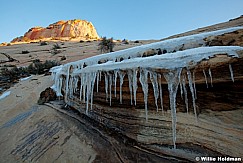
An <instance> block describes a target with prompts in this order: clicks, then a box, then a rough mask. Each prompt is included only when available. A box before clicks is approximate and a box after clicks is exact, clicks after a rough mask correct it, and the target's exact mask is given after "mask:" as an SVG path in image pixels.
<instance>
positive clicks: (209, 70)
mask: <svg viewBox="0 0 243 163" xmlns="http://www.w3.org/2000/svg"><path fill="white" fill-rule="evenodd" d="M208 74H209V76H210V81H211V87H213V78H212V73H211V69H210V68H209V69H208Z"/></svg>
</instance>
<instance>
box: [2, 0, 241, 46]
mask: <svg viewBox="0 0 243 163" xmlns="http://www.w3.org/2000/svg"><path fill="white" fill-rule="evenodd" d="M0 4H1V5H0V15H1V19H0V43H1V42H9V41H11V40H12V39H13V38H15V37H17V36H21V35H24V33H25V32H26V31H28V29H29V28H31V27H34V26H43V27H46V26H48V25H49V24H51V23H54V22H57V21H58V20H70V19H83V20H88V21H91V22H92V23H93V24H94V26H95V27H96V30H97V32H98V34H99V35H100V36H107V37H114V38H115V39H124V38H125V39H129V40H138V39H161V38H164V37H168V36H170V35H173V34H178V33H182V32H186V31H188V30H192V29H196V28H200V27H204V26H208V25H212V24H215V23H220V22H224V21H228V20H229V19H232V18H235V17H238V16H240V15H243V0H201V1H199V0H41V1H36V0H2V1H1V2H0Z"/></svg>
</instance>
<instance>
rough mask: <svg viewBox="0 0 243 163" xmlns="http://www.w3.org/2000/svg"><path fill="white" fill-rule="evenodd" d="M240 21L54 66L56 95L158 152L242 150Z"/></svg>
mask: <svg viewBox="0 0 243 163" xmlns="http://www.w3.org/2000/svg"><path fill="white" fill-rule="evenodd" d="M242 34H243V27H242V26H239V27H235V28H227V29H224V30H217V31H213V32H205V33H201V34H193V35H190V36H184V37H179V38H173V39H169V40H164V41H161V42H157V43H153V44H148V45H143V46H139V47H134V48H130V49H126V50H122V51H117V52H113V53H107V54H103V55H99V56H95V57H92V58H87V59H83V60H80V61H76V62H72V63H68V64H66V65H63V66H59V67H55V68H53V69H52V72H53V78H54V80H55V85H54V86H53V88H54V89H55V90H56V92H57V95H58V96H64V101H65V102H66V103H67V104H68V105H70V106H73V107H74V108H75V109H77V110H78V111H79V112H81V113H83V114H86V115H87V116H88V117H90V118H91V119H93V120H94V121H97V122H99V123H100V124H102V125H104V126H106V127H108V128H110V129H113V130H114V131H115V132H116V133H117V134H118V135H123V137H124V139H123V142H124V143H125V144H127V145H130V146H133V147H136V148H140V149H143V150H146V151H149V152H151V153H154V154H156V155H160V156H162V155H167V156H173V157H177V158H182V159H186V160H190V161H195V157H200V156H209V157H217V156H226V157H228V156H229V157H241V156H242V149H243V146H242V141H243V139H242V136H241V135H242V129H243V123H242V116H241V115H242V113H243V103H242V96H243V94H242V92H243V85H242V83H243V71H242V70H243V67H242V65H243V47H242V45H243V38H242Z"/></svg>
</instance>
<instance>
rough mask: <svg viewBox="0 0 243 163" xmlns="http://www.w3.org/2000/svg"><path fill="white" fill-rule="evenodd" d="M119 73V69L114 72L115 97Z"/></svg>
mask: <svg viewBox="0 0 243 163" xmlns="http://www.w3.org/2000/svg"><path fill="white" fill-rule="evenodd" d="M117 73H118V71H117V70H115V71H114V74H115V77H114V91H115V93H114V94H115V97H116V80H117Z"/></svg>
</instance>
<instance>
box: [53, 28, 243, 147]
mask: <svg viewBox="0 0 243 163" xmlns="http://www.w3.org/2000/svg"><path fill="white" fill-rule="evenodd" d="M237 29H239V28H229V29H226V30H220V31H214V32H207V33H203V34H197V35H193V36H186V37H183V38H184V41H185V40H188V41H194V42H196V43H202V42H203V41H202V40H203V38H205V37H207V36H210V35H217V34H223V33H226V32H230V31H234V30H237ZM183 38H176V39H171V40H166V41H162V42H159V43H153V44H149V45H144V46H140V47H135V48H131V49H126V50H123V51H118V52H113V53H107V54H103V55H99V56H95V57H91V58H87V59H84V60H80V61H77V62H72V63H69V64H66V65H64V66H59V67H55V68H53V69H51V72H52V75H53V79H54V80H55V84H54V86H53V88H54V89H55V90H56V92H57V96H62V94H61V90H62V88H63V87H64V90H65V101H68V97H69V98H72V97H73V94H74V93H75V92H76V91H79V94H80V97H79V98H80V101H82V102H84V103H86V114H88V111H89V109H92V104H93V92H94V87H95V84H97V85H96V88H97V90H96V91H97V92H98V88H99V86H98V84H99V82H100V80H101V76H102V75H103V76H104V79H105V92H106V99H109V101H110V105H111V101H112V98H111V97H112V86H114V87H115V89H114V96H115V97H116V87H117V78H118V77H119V80H120V82H119V83H120V91H119V92H120V96H119V97H120V103H122V85H123V80H124V77H125V75H127V76H128V81H129V90H130V96H131V105H133V104H134V105H136V92H137V88H138V85H137V83H138V81H137V80H138V79H139V82H140V83H141V86H142V90H143V93H144V103H145V117H146V121H147V120H148V107H147V103H148V101H147V100H148V80H149V79H150V81H151V83H152V86H153V90H154V98H155V105H156V107H157V111H158V110H159V108H158V103H157V101H158V99H159V101H160V103H161V107H162V108H161V109H162V110H163V92H162V84H161V78H162V76H163V77H164V78H165V79H166V81H167V84H168V91H169V98H170V109H171V117H172V131H173V145H174V148H176V144H175V142H176V121H177V120H176V95H177V90H178V87H180V92H181V96H183V94H184V99H185V104H186V108H187V112H188V98H187V89H186V83H188V85H189V88H190V91H191V95H192V104H193V109H194V114H195V117H196V119H197V114H196V105H195V100H196V98H197V94H196V85H195V73H194V72H193V73H192V72H191V71H190V67H193V66H195V65H196V64H197V63H198V62H200V61H202V60H203V59H208V58H209V57H212V56H214V55H215V54H222V53H225V54H228V56H231V57H238V55H237V53H236V52H235V51H237V50H243V48H242V47H199V48H194V49H188V50H184V51H178V52H175V53H167V54H164V55H160V56H158V55H156V56H151V57H146V58H138V53H139V52H140V51H142V52H143V51H145V50H146V49H147V50H148V48H150V49H151V48H161V49H162V48H164V47H165V45H166V46H168V47H171V48H172V46H174V47H179V46H180V45H181V42H182V40H183ZM179 44H180V45H179ZM192 48H193V47H192ZM121 57H122V58H123V59H124V60H123V61H120V62H117V61H118V60H120V58H121ZM101 60H107V62H105V63H103V64H98V61H101ZM84 65H86V66H84ZM183 68H185V69H187V77H186V76H185V75H181V72H182V69H183ZM156 69H167V70H168V72H166V73H163V74H159V73H156V72H155V71H153V70H156ZM229 70H230V73H231V79H232V81H234V77H233V70H232V67H231V65H229ZM203 74H204V76H205V82H206V85H207V87H208V81H207V75H206V74H207V73H206V72H205V71H204V70H203ZM208 75H209V77H210V82H211V86H213V84H212V73H211V70H210V69H209V70H208ZM63 76H66V77H64V78H65V79H64V78H63ZM64 80H65V85H62V83H63V81H64ZM186 80H188V81H186ZM79 81H80V83H81V85H80V87H79V88H78V82H79ZM89 106H90V108H89Z"/></svg>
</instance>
